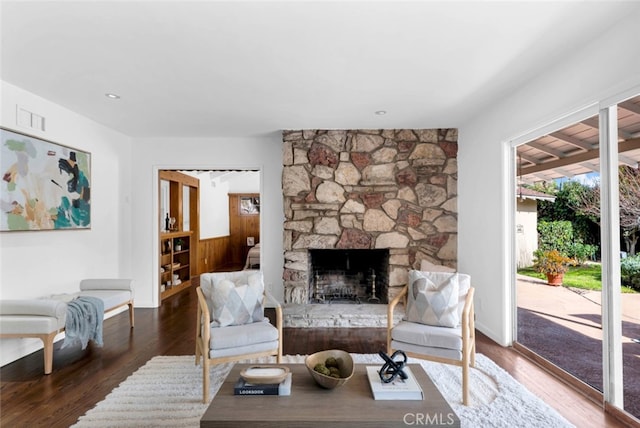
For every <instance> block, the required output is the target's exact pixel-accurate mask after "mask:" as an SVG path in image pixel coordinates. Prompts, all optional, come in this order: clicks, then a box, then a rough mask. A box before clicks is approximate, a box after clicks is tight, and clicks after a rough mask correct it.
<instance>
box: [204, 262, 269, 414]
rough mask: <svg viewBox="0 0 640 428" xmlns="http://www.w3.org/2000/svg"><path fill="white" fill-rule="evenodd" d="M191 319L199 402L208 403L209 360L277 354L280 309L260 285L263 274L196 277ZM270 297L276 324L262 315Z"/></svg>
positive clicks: (242, 272)
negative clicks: (194, 317)
mask: <svg viewBox="0 0 640 428" xmlns="http://www.w3.org/2000/svg"><path fill="white" fill-rule="evenodd" d="M196 292H197V294H198V313H197V320H196V364H199V363H200V358H201V357H202V359H203V364H202V402H203V403H207V402H208V401H209V367H210V365H211V364H220V363H226V362H229V361H238V360H242V359H246V358H257V357H263V356H270V355H275V356H276V358H277V361H278V362H280V360H281V358H282V308H281V306H280V303H279V302H277V301H276V300H275V299H274V298H273V297H272V296H271V295H270V294H269V293H268V292H267V291H266V290H265V287H264V281H263V278H262V272H261V271H256V270H243V271H238V272H220V273H205V274H202V275H200V287H198V288H197V289H196ZM267 300H270V301H271V302H272V303H273V305H274V306H275V310H276V319H275V322H276V325H275V326H273V325H272V324H271V323H270V322H269V320H268V319H267V318H265V317H264V304H265V303H266V301H267Z"/></svg>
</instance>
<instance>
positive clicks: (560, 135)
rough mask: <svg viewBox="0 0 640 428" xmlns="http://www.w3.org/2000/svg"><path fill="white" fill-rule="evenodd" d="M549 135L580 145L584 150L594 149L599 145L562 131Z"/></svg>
mask: <svg viewBox="0 0 640 428" xmlns="http://www.w3.org/2000/svg"><path fill="white" fill-rule="evenodd" d="M549 136H550V137H553V138H557V139H558V140H562V141H564V142H566V143H569V144H571V145H574V146H576V147H580V148H581V149H584V150H593V149H595V148H597V147H598V145H597V144H591V143H589V142H587V141H584V140H580V139H579V138H576V137H572V136H571V135H566V134H563V133H562V132H552V133H551V134H549Z"/></svg>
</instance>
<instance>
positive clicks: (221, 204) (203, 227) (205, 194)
mask: <svg viewBox="0 0 640 428" xmlns="http://www.w3.org/2000/svg"><path fill="white" fill-rule="evenodd" d="M207 177H208V176H207ZM228 235H229V183H226V182H220V183H216V185H215V187H214V186H212V184H211V180H209V179H208V178H203V179H201V180H200V239H207V238H217V237H219V236H228Z"/></svg>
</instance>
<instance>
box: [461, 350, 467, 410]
mask: <svg viewBox="0 0 640 428" xmlns="http://www.w3.org/2000/svg"><path fill="white" fill-rule="evenodd" d="M462 404H464V405H465V406H468V405H469V362H468V361H465V362H463V364H462Z"/></svg>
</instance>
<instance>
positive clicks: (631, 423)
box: [604, 402, 640, 428]
mask: <svg viewBox="0 0 640 428" xmlns="http://www.w3.org/2000/svg"><path fill="white" fill-rule="evenodd" d="M604 411H605V412H606V413H609V414H610V415H611V416H613V417H614V418H616V419H617V420H619V421H620V422H621V423H622V424H624V425H625V426H627V427H629V428H637V427H638V426H640V419H638V418H636V417H635V416H633V415H632V414H630V413H629V412H626V411H624V410H622V409H621V408H619V407H616V406H614V405H613V404H609V403H607V402H605V403H604Z"/></svg>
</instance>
